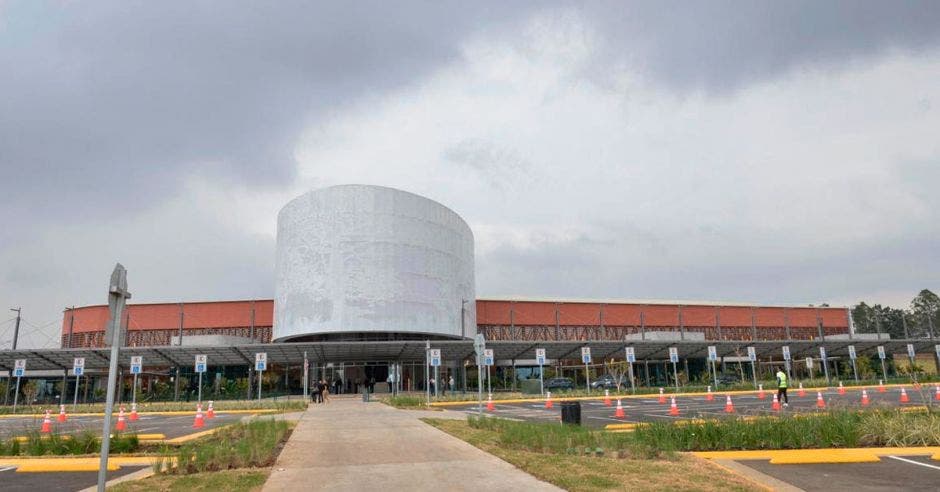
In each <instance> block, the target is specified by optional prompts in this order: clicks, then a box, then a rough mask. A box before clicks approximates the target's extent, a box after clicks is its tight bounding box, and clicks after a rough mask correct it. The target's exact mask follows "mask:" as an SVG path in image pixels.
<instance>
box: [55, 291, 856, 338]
mask: <svg viewBox="0 0 940 492" xmlns="http://www.w3.org/2000/svg"><path fill="white" fill-rule="evenodd" d="M474 304H475V312H476V326H475V328H476V330H477V331H479V332H480V333H483V334H484V336H485V337H486V339H487V340H493V341H512V340H524V341H579V340H583V341H590V340H597V341H604V340H609V341H616V340H623V339H624V337H637V336H639V337H641V338H642V336H643V334H644V333H653V332H668V333H673V334H675V335H676V337H677V338H682V334H683V333H684V334H685V335H686V336H687V337H688V338H689V339H690V340H699V339H702V340H742V341H748V340H788V339H792V340H814V339H818V338H820V333H822V335H824V336H831V335H845V334H847V333H848V332H849V322H848V321H849V319H848V312H847V311H846V309H845V308H832V307H767V306H746V305H725V304H717V303H712V304H705V303H690V302H684V303H681V304H680V303H667V302H664V301H657V302H651V301H647V302H639V301H615V300H604V301H588V300H561V299H559V300H536V299H522V298H520V299H488V298H487V299H477V300H476V302H475V303H474ZM455 309H458V308H455ZM107 322H108V306H107V305H99V306H84V307H76V308H74V309H69V310H67V311H66V312H65V314H64V316H63V320H62V347H63V348H91V347H103V346H104V329H105V324H106V323H107ZM125 324H126V326H127V342H126V344H127V346H129V347H149V346H168V345H175V344H177V343H179V340H178V338H175V337H179V336H180V334H182V336H183V341H184V343H185V342H186V339H187V338H188V337H194V336H206V335H215V336H228V337H237V338H238V339H242V340H244V341H246V342H247V343H252V342H256V343H268V342H271V341H272V335H273V333H274V332H273V325H274V301H273V300H272V299H259V300H242V301H215V302H181V303H166V304H131V305H129V306H128V307H127V318H126V320H125ZM695 334H699V335H698V336H696V335H695ZM334 339H336V338H334ZM338 339H343V338H342V337H340V338H338ZM358 339H361V337H360V335H359V334H354V335H350V336H349V337H348V338H346V340H349V341H354V340H358Z"/></svg>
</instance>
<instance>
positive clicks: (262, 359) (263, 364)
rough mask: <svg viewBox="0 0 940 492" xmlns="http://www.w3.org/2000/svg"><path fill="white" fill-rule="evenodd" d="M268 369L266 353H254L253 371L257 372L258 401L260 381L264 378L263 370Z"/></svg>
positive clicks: (259, 397) (259, 398)
mask: <svg viewBox="0 0 940 492" xmlns="http://www.w3.org/2000/svg"><path fill="white" fill-rule="evenodd" d="M267 369H268V353H267V352H257V353H255V372H257V373H258V401H261V382H262V381H263V380H264V377H263V376H264V371H265V370H267Z"/></svg>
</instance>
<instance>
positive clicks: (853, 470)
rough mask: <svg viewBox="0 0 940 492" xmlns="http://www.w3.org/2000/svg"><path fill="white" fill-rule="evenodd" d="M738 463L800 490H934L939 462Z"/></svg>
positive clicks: (885, 459) (916, 458)
mask: <svg viewBox="0 0 940 492" xmlns="http://www.w3.org/2000/svg"><path fill="white" fill-rule="evenodd" d="M737 463H739V464H741V465H743V466H745V467H748V468H750V469H752V470H755V471H757V472H759V473H762V474H764V475H767V476H769V477H772V478H774V479H777V480H780V481H782V482H786V483H788V484H790V485H792V486H794V487H797V488H799V489H803V490H810V491H816V490H820V491H822V490H834V491H838V490H846V491H848V490H851V491H856V492H858V491H882V490H910V491H928V490H930V491H933V490H937V483H938V482H940V466H938V465H940V463H938V462H937V461H933V460H931V459H930V457H929V456H903V455H901V456H896V455H891V456H883V457H881V461H880V462H878V463H839V464H813V465H773V464H770V463H769V462H767V461H764V460H745V461H738V462H737Z"/></svg>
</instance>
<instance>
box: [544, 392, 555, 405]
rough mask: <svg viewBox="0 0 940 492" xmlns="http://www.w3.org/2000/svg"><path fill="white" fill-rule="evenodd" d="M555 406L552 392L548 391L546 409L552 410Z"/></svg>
mask: <svg viewBox="0 0 940 492" xmlns="http://www.w3.org/2000/svg"><path fill="white" fill-rule="evenodd" d="M553 406H554V405H552V392H551V391H546V392H545V408H552V407H553Z"/></svg>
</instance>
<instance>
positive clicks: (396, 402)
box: [382, 395, 429, 410]
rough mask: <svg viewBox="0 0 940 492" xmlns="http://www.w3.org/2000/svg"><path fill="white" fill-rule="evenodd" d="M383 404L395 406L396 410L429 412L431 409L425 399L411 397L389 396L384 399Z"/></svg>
mask: <svg viewBox="0 0 940 492" xmlns="http://www.w3.org/2000/svg"><path fill="white" fill-rule="evenodd" d="M382 403H385V404H386V405H390V406H393V407H395V408H402V409H406V410H428V409H429V408H428V406H427V400H426V399H425V398H424V397H418V396H411V395H395V396H389V397H388V398H383V399H382Z"/></svg>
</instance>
